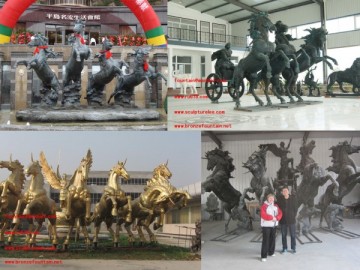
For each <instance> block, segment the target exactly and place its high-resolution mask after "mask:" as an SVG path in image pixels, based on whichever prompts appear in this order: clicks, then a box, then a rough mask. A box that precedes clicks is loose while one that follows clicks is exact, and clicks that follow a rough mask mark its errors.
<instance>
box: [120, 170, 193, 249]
mask: <svg viewBox="0 0 360 270" xmlns="http://www.w3.org/2000/svg"><path fill="white" fill-rule="evenodd" d="M171 176H172V173H171V172H170V170H169V169H168V168H167V163H166V164H160V165H159V166H158V167H156V168H155V169H154V171H153V178H152V179H150V180H148V182H147V186H146V187H145V188H144V192H143V193H141V195H140V197H138V198H136V199H135V200H133V201H132V202H131V207H132V222H131V223H130V222H127V221H126V220H125V215H126V213H127V211H128V209H127V207H126V206H125V207H124V208H122V209H120V210H119V216H120V218H119V220H118V222H119V223H120V224H122V223H125V229H126V231H127V233H128V236H129V238H128V241H129V243H133V242H134V235H133V233H132V232H131V230H130V225H131V224H132V223H133V222H135V221H136V227H137V231H138V234H139V237H140V241H141V243H144V242H146V239H145V236H144V233H143V231H142V227H144V228H145V230H146V231H147V232H148V234H149V237H150V241H151V242H156V237H155V235H154V233H153V232H152V231H151V230H150V228H149V226H150V224H151V223H152V222H153V221H154V220H155V219H156V218H158V220H157V222H155V223H154V229H155V230H156V229H158V228H160V227H162V226H163V221H164V216H165V213H166V212H167V211H168V210H169V209H170V208H172V207H174V206H175V205H176V203H177V202H179V201H181V200H182V201H183V203H182V206H185V205H186V201H187V200H188V199H190V195H189V194H188V193H187V192H186V191H185V192H184V191H178V190H176V188H175V187H174V186H172V185H171V184H170V182H169V178H170V177H171ZM174 199H175V202H174V201H173V200H174Z"/></svg>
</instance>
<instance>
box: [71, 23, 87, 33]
mask: <svg viewBox="0 0 360 270" xmlns="http://www.w3.org/2000/svg"><path fill="white" fill-rule="evenodd" d="M73 30H74V33H77V34H81V33H83V32H84V30H85V21H83V20H76V21H75V25H74V28H73Z"/></svg>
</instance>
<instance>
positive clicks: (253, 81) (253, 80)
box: [247, 71, 269, 106]
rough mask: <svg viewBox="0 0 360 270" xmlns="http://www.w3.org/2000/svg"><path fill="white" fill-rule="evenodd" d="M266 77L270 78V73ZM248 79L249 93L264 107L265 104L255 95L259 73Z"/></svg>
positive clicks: (251, 75)
mask: <svg viewBox="0 0 360 270" xmlns="http://www.w3.org/2000/svg"><path fill="white" fill-rule="evenodd" d="M266 77H267V78H269V77H268V71H267V72H266ZM247 79H248V80H249V81H250V89H249V92H250V93H251V94H252V95H253V97H254V98H255V101H256V102H257V103H259V105H260V106H264V102H263V101H262V100H261V99H260V98H259V97H258V96H257V95H256V93H255V87H256V81H257V73H252V74H250V76H249V77H247Z"/></svg>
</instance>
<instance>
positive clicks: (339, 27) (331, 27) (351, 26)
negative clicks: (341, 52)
mask: <svg viewBox="0 0 360 270" xmlns="http://www.w3.org/2000/svg"><path fill="white" fill-rule="evenodd" d="M359 26H360V25H359ZM326 28H327V30H328V32H329V34H333V33H339V32H346V31H351V30H355V17H354V16H349V17H343V18H338V19H334V20H329V21H327V22H326Z"/></svg>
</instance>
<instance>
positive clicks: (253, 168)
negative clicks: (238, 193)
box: [243, 145, 274, 204]
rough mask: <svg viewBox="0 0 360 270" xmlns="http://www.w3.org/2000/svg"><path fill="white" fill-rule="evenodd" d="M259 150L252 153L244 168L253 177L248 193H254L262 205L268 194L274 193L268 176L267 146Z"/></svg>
mask: <svg viewBox="0 0 360 270" xmlns="http://www.w3.org/2000/svg"><path fill="white" fill-rule="evenodd" d="M259 148H260V149H259V150H258V151H255V152H254V153H252V155H251V156H250V157H249V159H248V160H247V161H246V162H245V163H243V167H244V168H246V169H248V170H249V171H250V172H251V174H252V175H253V177H252V178H251V180H250V188H248V189H247V191H248V192H250V193H254V194H255V197H256V199H257V200H258V201H259V204H262V203H263V202H264V201H265V199H266V196H267V194H269V193H274V190H273V187H272V185H271V182H270V177H269V176H267V175H266V153H267V150H268V148H267V147H266V146H262V145H260V146H259Z"/></svg>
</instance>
